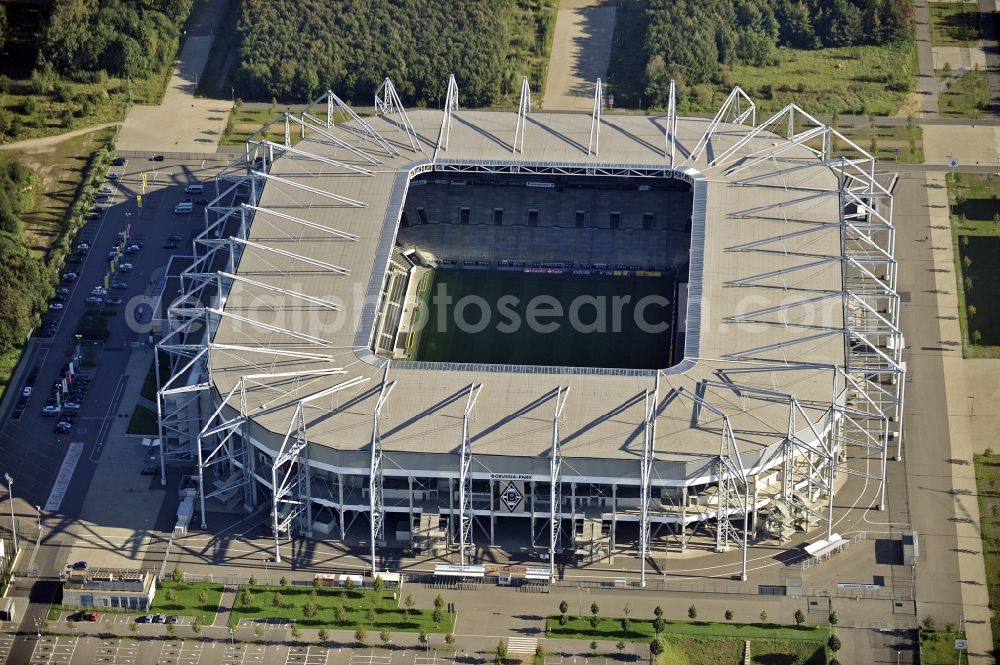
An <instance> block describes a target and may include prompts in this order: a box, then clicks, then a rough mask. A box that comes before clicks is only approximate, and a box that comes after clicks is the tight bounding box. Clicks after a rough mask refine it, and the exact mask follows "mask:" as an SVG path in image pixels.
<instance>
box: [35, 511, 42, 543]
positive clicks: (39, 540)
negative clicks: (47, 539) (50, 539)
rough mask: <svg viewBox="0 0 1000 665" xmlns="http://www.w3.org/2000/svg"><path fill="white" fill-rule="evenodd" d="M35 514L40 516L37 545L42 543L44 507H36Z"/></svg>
mask: <svg viewBox="0 0 1000 665" xmlns="http://www.w3.org/2000/svg"><path fill="white" fill-rule="evenodd" d="M35 512H36V513H37V514H38V541H37V543H36V544H38V543H41V542H42V507H41V506H35Z"/></svg>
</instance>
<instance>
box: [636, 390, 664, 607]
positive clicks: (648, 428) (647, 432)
mask: <svg viewBox="0 0 1000 665" xmlns="http://www.w3.org/2000/svg"><path fill="white" fill-rule="evenodd" d="M659 401H660V390H659V374H657V386H656V387H655V388H654V389H653V392H652V393H650V392H649V390H647V391H646V417H645V419H644V423H643V436H642V466H641V468H640V470H639V478H640V484H641V488H640V490H639V492H640V498H639V500H640V503H639V586H642V587H645V586H646V557H647V556H648V555H649V501H650V496H649V491H650V483H651V480H652V476H653V458H654V456H655V455H656V409H657V407H658V405H659Z"/></svg>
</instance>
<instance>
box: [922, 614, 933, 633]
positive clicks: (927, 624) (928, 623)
mask: <svg viewBox="0 0 1000 665" xmlns="http://www.w3.org/2000/svg"><path fill="white" fill-rule="evenodd" d="M922 623H923V625H924V629H926V630H934V628H935V626H937V622H936V621H934V617H932V616H930V615H928V616H925V617H924V620H923V622H922Z"/></svg>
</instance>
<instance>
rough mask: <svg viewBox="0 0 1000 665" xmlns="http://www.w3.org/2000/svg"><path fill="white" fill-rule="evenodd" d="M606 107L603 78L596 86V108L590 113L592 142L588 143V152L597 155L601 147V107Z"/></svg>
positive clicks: (598, 80)
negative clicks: (602, 84)
mask: <svg viewBox="0 0 1000 665" xmlns="http://www.w3.org/2000/svg"><path fill="white" fill-rule="evenodd" d="M603 107H604V88H603V87H602V86H601V79H597V84H596V85H595V86H594V110H593V112H592V113H591V115H590V143H588V144H587V154H588V155H597V154H599V152H600V147H601V109H602V108H603Z"/></svg>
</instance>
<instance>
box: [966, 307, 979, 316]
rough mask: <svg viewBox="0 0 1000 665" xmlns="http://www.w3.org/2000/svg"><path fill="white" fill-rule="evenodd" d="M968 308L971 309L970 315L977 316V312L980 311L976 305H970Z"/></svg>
mask: <svg viewBox="0 0 1000 665" xmlns="http://www.w3.org/2000/svg"><path fill="white" fill-rule="evenodd" d="M967 309H968V310H969V316H975V315H976V312H978V311H979V310H977V309H976V306H975V305H969V306H968V308H967Z"/></svg>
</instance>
